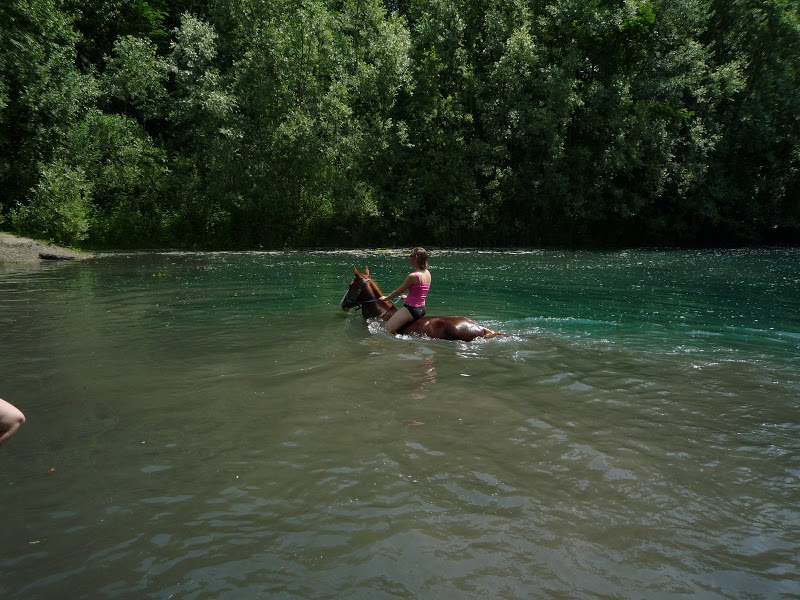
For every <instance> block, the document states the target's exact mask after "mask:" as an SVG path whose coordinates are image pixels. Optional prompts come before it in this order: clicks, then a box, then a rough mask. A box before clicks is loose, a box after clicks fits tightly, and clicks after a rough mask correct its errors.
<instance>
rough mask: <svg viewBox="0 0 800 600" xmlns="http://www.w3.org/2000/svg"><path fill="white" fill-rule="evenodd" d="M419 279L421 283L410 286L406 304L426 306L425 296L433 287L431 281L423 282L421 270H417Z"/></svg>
mask: <svg viewBox="0 0 800 600" xmlns="http://www.w3.org/2000/svg"><path fill="white" fill-rule="evenodd" d="M417 281H419V283H417V284H415V285H412V286H411V287H410V288H408V296H406V299H405V304H408V305H409V306H425V296H427V295H428V290H429V289H431V284H430V283H422V276H421V275H420V274H419V272H417Z"/></svg>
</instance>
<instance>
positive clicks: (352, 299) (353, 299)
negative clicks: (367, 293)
mask: <svg viewBox="0 0 800 600" xmlns="http://www.w3.org/2000/svg"><path fill="white" fill-rule="evenodd" d="M368 281H372V279H370V278H369V277H366V278H365V279H362V280H361V287H359V288H358V291H357V292H356V293H355V294H353V295H352V296H348V295H347V294H346V293H345V299H346V300H347V301H348V302H350V303H352V304H355V310H359V309H360V308H361V307H362V306H363V305H364V304H370V303H371V302H377V301H378V300H379V298H374V299H372V300H359V299H358V297H359V296H360V295H361V292H362V291H363V289H364V286H365V285H366V284H367V282H368Z"/></svg>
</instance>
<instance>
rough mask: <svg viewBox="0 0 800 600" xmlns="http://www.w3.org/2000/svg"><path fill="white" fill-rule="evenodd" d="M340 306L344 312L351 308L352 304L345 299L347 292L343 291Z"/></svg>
mask: <svg viewBox="0 0 800 600" xmlns="http://www.w3.org/2000/svg"><path fill="white" fill-rule="evenodd" d="M341 306H342V310H343V311H344V312H349V311H350V309H351V308H353V306H352V305H351V304H350V301H349V300H348V299H347V292H345V293H344V296H342V303H341Z"/></svg>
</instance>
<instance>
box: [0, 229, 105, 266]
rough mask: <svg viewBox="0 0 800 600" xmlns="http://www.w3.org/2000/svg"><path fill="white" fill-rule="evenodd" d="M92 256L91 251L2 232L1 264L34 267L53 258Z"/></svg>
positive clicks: (0, 239) (76, 258) (65, 258)
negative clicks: (82, 250)
mask: <svg viewBox="0 0 800 600" xmlns="http://www.w3.org/2000/svg"><path fill="white" fill-rule="evenodd" d="M91 256H92V255H91V253H86V252H76V251H75V250H70V249H68V248H61V247H60V246H54V245H53V244H47V243H45V242H39V241H37V240H32V239H30V238H25V237H20V236H18V235H13V234H11V233H0V266H6V267H21V266H25V265H28V266H31V267H34V266H37V265H39V264H41V263H43V262H50V261H52V260H72V259H75V260H78V259H82V258H89V257H91Z"/></svg>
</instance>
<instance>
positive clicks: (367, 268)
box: [364, 267, 369, 277]
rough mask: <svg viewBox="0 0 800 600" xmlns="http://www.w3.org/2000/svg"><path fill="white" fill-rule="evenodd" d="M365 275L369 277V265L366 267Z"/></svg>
mask: <svg viewBox="0 0 800 600" xmlns="http://www.w3.org/2000/svg"><path fill="white" fill-rule="evenodd" d="M364 275H366V276H367V277H369V267H364Z"/></svg>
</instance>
